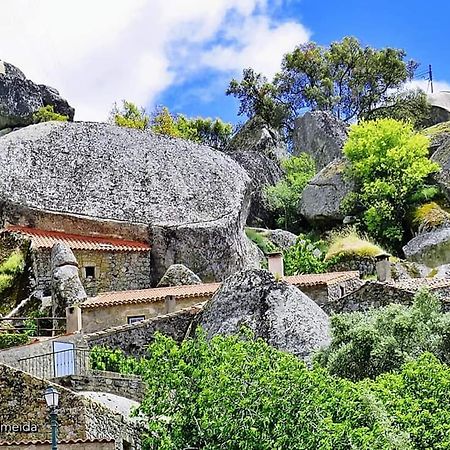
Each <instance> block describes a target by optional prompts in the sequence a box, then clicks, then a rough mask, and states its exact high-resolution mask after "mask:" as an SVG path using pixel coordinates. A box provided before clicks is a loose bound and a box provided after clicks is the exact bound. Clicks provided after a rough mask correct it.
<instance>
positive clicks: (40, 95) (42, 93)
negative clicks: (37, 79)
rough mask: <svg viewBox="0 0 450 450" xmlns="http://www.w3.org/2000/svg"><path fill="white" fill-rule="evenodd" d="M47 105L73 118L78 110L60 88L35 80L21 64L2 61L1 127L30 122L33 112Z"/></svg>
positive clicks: (1, 128)
mask: <svg viewBox="0 0 450 450" xmlns="http://www.w3.org/2000/svg"><path fill="white" fill-rule="evenodd" d="M47 105H51V106H53V109H54V111H55V112H56V113H58V114H63V115H65V116H68V117H69V120H73V117H74V114H75V110H74V109H73V108H72V107H71V106H70V105H69V104H68V103H67V101H66V100H64V99H63V98H62V97H61V96H60V95H59V92H58V91H57V90H56V89H54V88H52V87H49V86H46V85H43V84H36V83H33V82H32V81H31V80H28V79H27V78H26V77H25V75H24V74H23V73H22V71H20V70H19V69H18V68H17V67H15V66H13V65H12V64H8V63H6V62H2V61H0V130H3V129H8V128H9V129H12V128H15V127H23V126H27V125H30V124H31V123H33V114H34V113H35V112H36V111H37V110H38V109H39V108H41V107H43V106H47Z"/></svg>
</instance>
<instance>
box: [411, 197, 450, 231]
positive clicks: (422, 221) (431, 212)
mask: <svg viewBox="0 0 450 450" xmlns="http://www.w3.org/2000/svg"><path fill="white" fill-rule="evenodd" d="M446 224H450V213H449V212H447V211H446V210H445V209H443V208H442V207H441V206H439V205H438V204H437V203H436V202H429V203H424V204H423V205H420V206H418V207H417V208H416V209H415V210H414V212H413V225H414V226H415V227H417V229H418V230H419V232H426V231H431V230H433V229H435V228H439V227H441V226H443V225H446Z"/></svg>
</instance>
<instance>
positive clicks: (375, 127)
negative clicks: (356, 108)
mask: <svg viewBox="0 0 450 450" xmlns="http://www.w3.org/2000/svg"><path fill="white" fill-rule="evenodd" d="M428 145H429V140H428V139H427V138H426V137H425V136H423V135H421V134H417V133H415V132H414V130H413V129H412V126H411V125H407V124H405V123H403V122H399V121H396V120H393V119H379V120H374V121H370V122H362V123H360V124H358V125H352V127H351V129H350V134H349V138H348V141H347V142H346V144H345V146H344V154H345V156H346V157H347V158H348V160H349V161H350V168H349V174H350V176H351V177H352V178H353V179H354V180H355V182H356V184H357V188H358V191H357V195H356V196H354V197H353V199H354V200H355V201H354V205H353V206H354V207H355V208H358V207H359V208H361V209H362V216H363V222H364V224H365V227H366V229H367V231H368V232H369V233H370V234H371V235H372V236H373V237H374V238H375V239H377V240H378V241H380V242H382V243H385V244H386V245H388V246H390V247H391V248H398V247H399V246H400V244H401V242H402V239H403V237H404V231H403V229H404V224H403V222H404V219H405V215H406V213H407V211H408V209H409V207H410V205H411V204H412V203H413V202H414V197H417V196H418V195H419V194H420V192H421V191H422V190H423V189H424V188H426V185H425V181H426V179H427V177H428V176H429V175H430V174H431V173H433V172H436V171H437V170H438V169H439V166H438V165H437V164H436V163H434V162H432V161H431V160H430V159H429V158H428Z"/></svg>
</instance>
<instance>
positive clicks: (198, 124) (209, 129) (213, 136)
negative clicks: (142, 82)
mask: <svg viewBox="0 0 450 450" xmlns="http://www.w3.org/2000/svg"><path fill="white" fill-rule="evenodd" d="M109 120H110V122H112V123H115V124H116V125H119V126H121V127H128V128H137V129H140V130H144V129H147V128H148V129H150V130H152V131H153V132H154V133H158V134H163V135H165V136H171V137H177V138H182V139H188V140H191V141H194V142H201V143H203V144H206V145H210V146H211V147H215V148H224V147H225V146H226V145H227V144H228V142H229V140H230V139H231V135H232V133H233V126H232V125H231V124H229V123H225V122H222V121H221V120H220V119H215V120H212V119H209V118H208V119H205V118H202V117H196V118H187V117H185V116H183V115H182V114H177V115H174V114H171V112H170V111H169V109H168V108H166V107H162V108H157V109H156V110H155V112H154V113H153V115H152V117H150V116H149V115H148V114H147V113H146V112H145V110H144V109H143V108H138V107H137V106H136V105H135V104H134V103H132V102H128V101H126V100H123V102H122V106H121V108H119V107H118V106H117V104H115V105H114V106H113V109H112V111H111V113H110V119H109Z"/></svg>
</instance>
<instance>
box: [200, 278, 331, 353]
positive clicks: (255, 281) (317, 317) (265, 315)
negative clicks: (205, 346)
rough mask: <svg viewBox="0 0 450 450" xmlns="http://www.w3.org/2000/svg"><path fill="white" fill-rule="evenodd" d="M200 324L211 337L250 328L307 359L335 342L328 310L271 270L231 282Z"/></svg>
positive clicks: (213, 299)
mask: <svg viewBox="0 0 450 450" xmlns="http://www.w3.org/2000/svg"><path fill="white" fill-rule="evenodd" d="M199 324H200V325H201V326H202V327H203V329H204V330H205V332H206V333H207V336H208V337H212V336H214V335H215V334H225V335H228V334H235V333H238V332H239V331H240V330H241V328H242V327H243V326H245V327H248V328H250V329H251V330H252V331H253V332H254V334H255V336H256V337H260V338H263V339H264V340H265V341H266V342H267V343H268V344H270V345H272V346H274V347H276V348H278V349H280V350H285V351H288V352H290V353H293V354H294V355H297V356H299V357H301V358H307V357H308V356H309V355H311V353H312V352H314V351H315V350H317V349H319V348H321V347H323V346H326V345H328V344H329V342H330V331H329V319H328V316H327V315H326V314H325V313H324V312H323V311H322V309H320V307H319V306H318V305H317V304H316V303H315V302H314V301H312V300H311V299H310V298H309V297H307V296H306V295H305V294H303V292H301V291H300V290H299V289H297V288H296V287H295V286H292V285H289V284H287V283H286V282H284V281H277V280H276V279H275V278H274V276H273V275H272V274H271V273H269V272H268V271H265V270H248V271H242V272H239V273H237V274H235V275H233V276H231V277H230V278H228V279H227V280H226V281H225V282H224V283H223V284H222V286H221V287H220V289H219V290H218V291H217V292H216V294H215V295H214V297H213V298H212V299H211V300H210V301H209V302H208V303H207V305H206V306H205V308H204V310H203V312H202V313H201V317H200V320H199Z"/></svg>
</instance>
